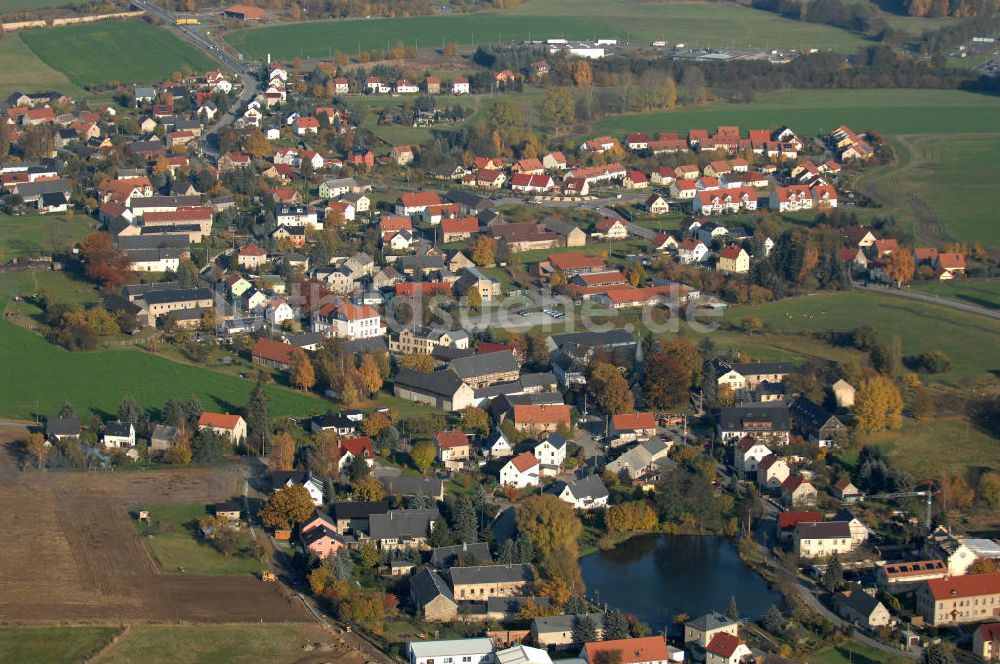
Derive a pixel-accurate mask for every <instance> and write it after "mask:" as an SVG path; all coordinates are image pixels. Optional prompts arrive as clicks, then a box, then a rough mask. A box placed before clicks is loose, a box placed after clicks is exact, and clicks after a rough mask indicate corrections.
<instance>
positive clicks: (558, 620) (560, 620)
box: [531, 613, 604, 634]
mask: <svg viewBox="0 0 1000 664" xmlns="http://www.w3.org/2000/svg"><path fill="white" fill-rule="evenodd" d="M587 615H589V616H590V618H591V620H593V621H594V624H595V625H597V626H598V627H601V626H602V625H604V614H603V613H590V614H587ZM576 619H577V616H573V615H562V616H545V617H543V618H535V619H534V620H532V621H531V625H532V627H533V628H534V631H535V633H536V634H559V633H561V632H572V631H573V625H575V624H576Z"/></svg>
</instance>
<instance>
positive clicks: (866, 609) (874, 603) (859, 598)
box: [838, 590, 881, 616]
mask: <svg viewBox="0 0 1000 664" xmlns="http://www.w3.org/2000/svg"><path fill="white" fill-rule="evenodd" d="M838 599H839V600H840V602H842V603H843V604H846V605H847V606H849V607H851V608H852V609H854V610H855V611H857V612H858V613H859V614H861V615H863V616H870V615H871V614H872V611H874V610H875V609H876V608H877V607H878V605H879V604H881V602H879V601H878V600H877V599H875V598H874V597H872V596H871V595H869V594H868V593H866V592H865V591H863V590H855V591H853V592H852V593H851V594H850V595H848V596H847V597H844V596H841V597H840V598H838Z"/></svg>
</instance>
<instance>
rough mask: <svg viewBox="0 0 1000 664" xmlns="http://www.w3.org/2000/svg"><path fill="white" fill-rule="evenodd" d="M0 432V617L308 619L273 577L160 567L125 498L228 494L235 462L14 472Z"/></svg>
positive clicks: (27, 620) (8, 436)
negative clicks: (1, 523)
mask: <svg viewBox="0 0 1000 664" xmlns="http://www.w3.org/2000/svg"><path fill="white" fill-rule="evenodd" d="M23 435H24V433H23V432H20V431H12V430H8V431H4V432H3V433H0V505H2V506H3V508H2V509H3V510H4V512H5V523H6V525H5V527H4V528H3V529H0V550H2V551H3V552H4V555H3V556H0V597H3V598H4V601H3V602H0V623H7V624H39V623H54V622H65V621H85V622H112V621H114V622H119V621H120V622H130V623H134V622H146V621H170V622H175V621H179V622H204V623H259V622H261V621H263V622H272V623H279V622H307V621H309V616H308V614H307V613H306V612H305V611H304V609H303V608H302V607H301V604H300V602H299V601H298V600H297V599H294V600H293V598H292V597H290V596H286V595H285V594H284V593H283V592H282V589H281V587H280V586H279V585H278V584H272V583H261V582H260V581H258V580H257V579H255V578H254V577H252V576H250V575H246V576H199V575H187V574H162V573H160V572H159V571H157V569H156V565H155V563H154V562H153V561H152V560H151V559H150V557H149V554H148V553H147V551H146V549H145V548H144V547H143V546H142V542H141V541H140V540H139V538H138V536H137V535H136V531H135V529H134V528H133V524H132V523H131V521H130V516H129V511H128V510H129V507H130V506H132V505H136V504H140V503H145V504H149V503H152V502H159V501H164V502H174V503H185V502H213V501H218V500H226V499H229V498H230V497H231V496H232V495H233V494H234V493H237V491H238V489H239V487H240V486H241V484H242V480H241V479H240V477H239V475H238V473H237V472H236V470H235V467H223V468H210V469H201V468H190V469H185V470H178V471H172V470H166V471H163V470H157V471H136V472H122V473H113V472H74V471H67V472H37V471H27V472H20V471H19V470H18V469H17V467H16V461H15V455H14V453H13V449H12V445H11V443H12V441H13V440H15V439H19V438H21V437H22V436H23Z"/></svg>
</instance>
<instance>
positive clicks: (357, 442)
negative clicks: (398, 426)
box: [337, 437, 375, 472]
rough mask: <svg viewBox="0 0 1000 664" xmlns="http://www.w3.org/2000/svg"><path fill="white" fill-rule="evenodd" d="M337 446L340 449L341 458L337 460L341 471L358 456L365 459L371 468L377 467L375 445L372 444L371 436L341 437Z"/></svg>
mask: <svg viewBox="0 0 1000 664" xmlns="http://www.w3.org/2000/svg"><path fill="white" fill-rule="evenodd" d="M337 447H338V449H340V460H339V461H338V462H337V467H338V468H339V469H340V470H341V472H343V470H344V468H346V467H347V466H348V465H349V464H350V463H351V461H353V460H354V459H357V458H361V459H364V460H365V463H366V464H368V467H369V468H374V467H375V447H374V446H373V445H372V439H371V438H367V437H359V438H341V439H340V442H339V443H337Z"/></svg>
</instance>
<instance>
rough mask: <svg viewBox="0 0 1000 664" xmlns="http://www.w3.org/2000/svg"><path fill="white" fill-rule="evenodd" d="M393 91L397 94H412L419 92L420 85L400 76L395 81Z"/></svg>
mask: <svg viewBox="0 0 1000 664" xmlns="http://www.w3.org/2000/svg"><path fill="white" fill-rule="evenodd" d="M395 92H396V94H397V95H414V94H417V93H418V92H420V86H419V85H417V84H416V83H411V82H410V81H408V80H406V79H405V78H401V79H399V80H398V81H396V89H395Z"/></svg>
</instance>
